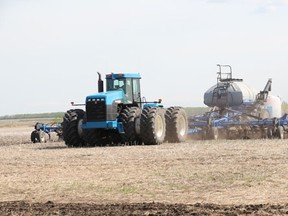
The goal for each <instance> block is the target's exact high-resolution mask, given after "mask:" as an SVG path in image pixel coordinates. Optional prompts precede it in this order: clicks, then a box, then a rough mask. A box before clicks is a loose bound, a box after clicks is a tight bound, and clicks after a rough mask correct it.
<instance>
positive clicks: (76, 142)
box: [63, 109, 86, 147]
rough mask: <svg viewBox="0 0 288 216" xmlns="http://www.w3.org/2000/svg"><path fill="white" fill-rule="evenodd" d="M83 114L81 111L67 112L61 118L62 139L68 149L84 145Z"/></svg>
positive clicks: (72, 110)
mask: <svg viewBox="0 0 288 216" xmlns="http://www.w3.org/2000/svg"><path fill="white" fill-rule="evenodd" d="M84 118H85V112H84V111H83V110H81V109H71V110H68V111H67V112H66V113H65V115H64V117H63V138H64V141H65V144H66V145H67V146H68V147H81V146H85V145H86V141H85V139H84V131H83V129H82V124H83V121H84Z"/></svg>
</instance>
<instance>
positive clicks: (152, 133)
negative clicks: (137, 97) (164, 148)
mask: <svg viewBox="0 0 288 216" xmlns="http://www.w3.org/2000/svg"><path fill="white" fill-rule="evenodd" d="M165 133H166V123H165V109H164V108H163V107H145V108H144V109H143V110H142V114H141V119H140V135H141V139H142V141H143V143H144V144H145V145H157V144H161V143H163V142H164V139H165Z"/></svg>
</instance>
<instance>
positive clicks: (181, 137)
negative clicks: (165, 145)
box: [165, 107, 188, 143]
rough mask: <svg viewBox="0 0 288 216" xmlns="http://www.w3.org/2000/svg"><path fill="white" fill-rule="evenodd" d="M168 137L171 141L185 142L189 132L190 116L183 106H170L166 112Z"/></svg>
mask: <svg viewBox="0 0 288 216" xmlns="http://www.w3.org/2000/svg"><path fill="white" fill-rule="evenodd" d="M165 119H166V138H165V140H167V141H168V142H170V143H179V142H185V141H186V138H187V133H188V118H187V114H186V112H185V110H184V109H183V108H182V107H169V108H168V109H167V110H166V113H165Z"/></svg>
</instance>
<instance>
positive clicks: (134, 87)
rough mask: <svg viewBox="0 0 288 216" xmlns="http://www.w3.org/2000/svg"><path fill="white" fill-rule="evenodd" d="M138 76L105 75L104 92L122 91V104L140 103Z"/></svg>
mask: <svg viewBox="0 0 288 216" xmlns="http://www.w3.org/2000/svg"><path fill="white" fill-rule="evenodd" d="M140 79H141V77H140V75H139V74H113V73H112V74H107V75H106V91H107V92H110V91H119V90H121V91H123V94H124V98H123V103H124V104H138V106H139V104H140V103H141V93H140Z"/></svg>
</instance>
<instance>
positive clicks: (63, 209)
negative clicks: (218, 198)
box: [0, 201, 288, 216]
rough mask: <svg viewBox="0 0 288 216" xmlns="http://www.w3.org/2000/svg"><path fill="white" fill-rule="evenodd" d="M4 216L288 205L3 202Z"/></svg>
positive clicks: (212, 211) (286, 211)
mask: <svg viewBox="0 0 288 216" xmlns="http://www.w3.org/2000/svg"><path fill="white" fill-rule="evenodd" d="M0 215H3V216H6V215H7V216H8V215H23V216H26V215H79V216H81V215H115V216H117V215H216V216H217V215H288V204H285V205H269V204H265V205H263V204H259V205H216V204H200V203H196V204H193V205H192V204H191V205H189V204H163V203H132V204H128V203H126V204H125V203H121V204H88V203H58V204H57V203H53V202H50V201H49V202H46V203H27V202H23V201H20V202H2V203H0Z"/></svg>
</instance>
